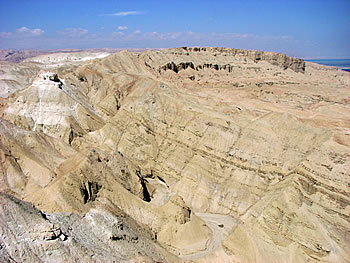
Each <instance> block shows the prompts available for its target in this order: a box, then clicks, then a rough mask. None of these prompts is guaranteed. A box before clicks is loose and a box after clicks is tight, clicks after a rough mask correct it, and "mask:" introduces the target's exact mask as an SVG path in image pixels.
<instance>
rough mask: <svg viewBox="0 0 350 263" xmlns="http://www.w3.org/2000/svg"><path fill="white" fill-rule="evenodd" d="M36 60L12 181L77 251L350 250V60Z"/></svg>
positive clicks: (2, 173) (293, 254)
mask: <svg viewBox="0 0 350 263" xmlns="http://www.w3.org/2000/svg"><path fill="white" fill-rule="evenodd" d="M3 65H5V66H6V64H3ZM22 65H26V66H27V65H30V63H29V64H28V63H27V62H26V63H23V64H21V63H20V64H19V67H22ZM35 65H36V67H38V68H35V74H36V76H35V78H32V79H30V78H28V77H26V79H28V81H29V82H30V83H28V85H25V87H22V86H19V87H17V88H16V89H13V90H12V92H11V94H10V95H9V96H8V97H7V98H6V97H5V98H3V99H2V101H1V112H0V113H1V116H2V119H1V122H0V139H1V141H0V163H1V165H0V180H1V181H0V182H1V183H0V190H1V191H2V192H6V193H7V194H9V195H11V196H14V197H15V198H17V199H22V200H24V201H26V202H31V203H32V204H33V205H34V206H35V207H36V208H38V209H40V211H41V213H43V214H46V217H47V219H40V220H39V219H35V220H39V221H43V220H44V221H43V222H45V223H43V224H44V226H43V229H44V230H42V229H41V228H40V227H38V228H37V227H36V226H35V225H31V224H28V225H26V229H28V230H31V231H32V230H33V231H34V230H35V231H36V232H35V233H37V232H38V233H44V234H43V235H44V236H45V235H46V236H47V238H49V239H50V238H51V239H52V238H53V240H51V241H50V240H49V241H45V242H57V246H58V244H62V246H61V245H59V247H57V250H55V251H56V252H55V253H57V255H61V256H60V257H61V258H62V261H64V260H65V257H64V255H66V254H65V253H68V252H66V251H67V249H71V250H72V249H73V248H74V249H78V250H79V251H80V250H81V249H82V250H84V251H89V252H88V253H86V254H85V255H84V257H83V258H84V259H85V258H86V261H99V260H107V261H108V260H112V259H115V260H117V261H118V260H121V261H122V260H125V261H127V260H133V259H134V258H136V257H137V253H136V251H138V252H139V253H140V254H141V255H143V256H144V257H145V258H147V260H150V261H151V260H155V261H157V260H158V261H168V262H176V261H177V260H180V259H182V260H183V261H187V260H192V261H195V262H242V263H243V262H259V263H260V262H320V261H321V262H349V260H350V254H349V251H350V247H349V245H348V244H349V243H350V242H349V235H350V217H349V209H350V193H349V176H350V174H349V167H350V158H349V156H350V143H349V141H350V140H349V136H350V133H349V131H350V121H349V120H350V119H349V116H350V110H349V101H350V100H349V87H350V76H349V73H346V72H342V71H340V70H334V69H333V70H329V68H327V67H325V66H315V65H314V64H311V63H305V62H304V61H303V60H300V59H295V58H290V57H287V56H285V55H282V54H276V53H271V52H261V51H247V50H239V49H226V48H178V49H168V50H162V51H150V50H149V51H146V52H142V53H131V52H127V51H122V52H119V53H116V54H113V55H111V56H108V57H105V58H102V59H98V60H91V61H87V62H72V63H70V62H65V63H64V64H63V65H55V66H52V67H50V69H49V70H48V68H46V65H45V64H40V63H36V64H35ZM9 67H10V66H9ZM18 74H19V75H21V74H23V75H25V76H27V75H26V74H27V73H18ZM14 197H9V196H8V195H2V198H3V200H8V199H9V198H10V199H11V198H12V199H11V200H15V199H13V198H14ZM17 199H16V200H17ZM4 202H5V201H4ZM6 202H10V201H6ZM11 202H15V203H16V204H22V203H23V202H22V201H18V200H17V201H11ZM11 202H10V203H11ZM26 206H29V204H27V203H26ZM4 207H5V206H4ZM33 209H34V208H33ZM26 210H27V209H26ZM29 210H30V209H29ZM6 211H7V210H6ZM6 211H5V214H11V216H10V217H9V218H10V219H11V220H20V219H16V217H15V216H16V215H15V214H16V213H15V212H13V211H12V210H11V211H10V210H8V211H7V212H6ZM30 211H32V210H30ZM33 211H34V210H33ZM35 211H37V212H33V213H34V214H35V213H36V214H37V215H38V218H39V215H40V212H38V210H35ZM29 213H31V212H29ZM66 213H73V214H72V215H66ZM82 215H85V216H82ZM121 215H122V217H123V220H120V216H121ZM1 220H4V222H6V225H7V224H9V223H8V222H9V221H8V218H7V217H6V215H5V216H3V217H2V219H1ZM33 220H34V219H33ZM96 220H97V221H96ZM130 222H131V223H130ZM40 224H41V223H40ZM95 224H98V225H100V227H99V228H98V229H94V230H92V228H93V227H92V225H95ZM129 224H130V225H129ZM68 225H72V227H71V229H69V227H67V226H68ZM82 225H83V226H82ZM9 229H10V228H9ZM11 229H12V228H11ZM11 231H15V230H11ZM85 231H87V232H90V233H88V234H86V235H87V236H88V237H86V238H83V237H84V235H85V234H84V233H85ZM3 233H4V234H3V235H2V238H3V239H2V241H1V242H2V244H3V245H1V246H2V247H5V246H6V248H7V249H6V250H1V249H0V251H3V252H0V253H3V254H1V255H2V256H3V258H6V259H9V258H10V257H11V258H12V259H13V260H20V261H21V260H25V259H29V258H25V257H24V256H23V255H21V254H18V253H17V252H16V251H15V249H18V248H17V246H19V245H14V244H15V243H16V242H18V244H25V246H26V247H25V249H24V250H23V251H26V250H30V251H37V250H40V251H41V252H40V253H41V254H40V253H37V252H35V253H34V252H33V253H34V254H35V255H36V256H37V257H43V258H44V259H48V260H50V257H49V256H48V255H47V254H45V253H44V252H42V251H44V250H43V249H42V247H39V248H38V247H36V248H33V247H35V246H37V243H35V244H34V245H28V243H26V242H27V241H21V240H23V239H16V235H15V234H11V240H12V241H11V242H8V241H6V240H9V239H6V238H4V237H6V236H8V235H9V234H8V233H5V232H3ZM14 233H15V232H14ZM62 233H63V234H64V236H62ZM97 233H104V235H103V238H100V237H99V236H98V235H97ZM73 236H75V239H74V240H77V241H76V243H74V244H77V245H76V247H74V246H73V248H67V246H65V245H64V244H65V243H64V242H67V240H70V239H69V237H73ZM31 238H32V239H34V240H41V241H40V242H44V241H42V239H43V238H42V236H41V235H35V236H33V237H31ZM65 238H67V240H66V241H64V239H65ZM44 239H45V238H44ZM62 239H63V240H62ZM72 239H73V238H72ZM142 240H144V241H142ZM21 242H22V243H21ZM38 242H39V241H38ZM146 242H149V244H151V245H150V246H151V248H150V250H149V251H145V249H144V248H145V246H144V244H146ZM16 244H17V243H16ZM38 244H39V243H38ZM40 244H41V243H40ZM55 244H56V243H55ZM147 244H148V243H147ZM124 245H125V246H124ZM21 246H22V245H21ZM23 246H24V245H23ZM32 246H33V247H32ZM55 246H56V245H55ZM10 247H13V249H12V248H11V249H10ZM113 249H115V251H116V252H110V251H112V250H113ZM78 250H77V251H78ZM99 250H101V251H105V252H104V255H106V256H105V257H103V255H101V253H100V254H99V252H98V251H99ZM69 251H70V250H69ZM79 251H78V252H74V253H77V255H79V253H81V252H79ZM118 251H124V252H123V253H125V254H123V256H122V257H118V256H117V254H116V253H118ZM166 251H167V252H166ZM30 253H32V252H30ZM72 253H73V252H72ZM34 254H33V255H34ZM153 255H154V256H153ZM179 258H180V259H179ZM72 261H74V260H73V259H72Z"/></svg>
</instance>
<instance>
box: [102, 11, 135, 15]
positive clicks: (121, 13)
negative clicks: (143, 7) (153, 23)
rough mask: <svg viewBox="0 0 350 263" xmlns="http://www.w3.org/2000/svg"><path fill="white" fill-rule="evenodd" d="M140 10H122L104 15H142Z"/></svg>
mask: <svg viewBox="0 0 350 263" xmlns="http://www.w3.org/2000/svg"><path fill="white" fill-rule="evenodd" d="M141 13H142V12H140V11H121V12H117V13H112V14H103V15H102V16H131V15H140V14H141Z"/></svg>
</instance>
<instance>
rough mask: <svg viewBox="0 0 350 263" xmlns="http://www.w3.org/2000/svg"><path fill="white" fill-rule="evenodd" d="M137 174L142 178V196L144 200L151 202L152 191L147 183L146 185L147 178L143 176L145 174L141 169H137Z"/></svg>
mask: <svg viewBox="0 0 350 263" xmlns="http://www.w3.org/2000/svg"><path fill="white" fill-rule="evenodd" d="M136 175H137V176H138V177H139V180H140V184H141V191H142V192H141V196H142V199H143V201H145V202H151V200H152V199H151V195H150V193H149V191H148V189H147V185H146V183H148V182H147V180H146V179H145V178H143V176H142V174H141V172H140V171H139V170H137V171H136Z"/></svg>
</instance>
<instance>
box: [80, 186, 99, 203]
mask: <svg viewBox="0 0 350 263" xmlns="http://www.w3.org/2000/svg"><path fill="white" fill-rule="evenodd" d="M101 188H102V186H101V185H99V184H98V183H95V182H87V183H85V184H83V185H82V186H81V187H80V193H81V196H82V198H83V203H84V204H86V203H88V202H93V201H95V199H96V197H97V194H98V192H99V191H100V190H101Z"/></svg>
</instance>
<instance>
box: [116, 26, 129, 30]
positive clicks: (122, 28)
mask: <svg viewBox="0 0 350 263" xmlns="http://www.w3.org/2000/svg"><path fill="white" fill-rule="evenodd" d="M127 29H128V27H127V26H118V30H127Z"/></svg>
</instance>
